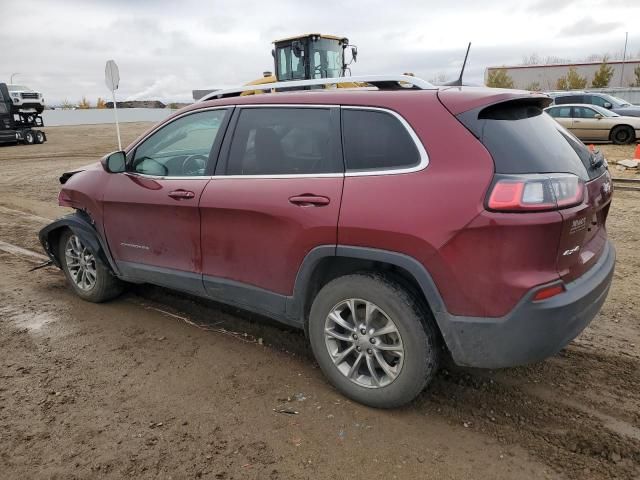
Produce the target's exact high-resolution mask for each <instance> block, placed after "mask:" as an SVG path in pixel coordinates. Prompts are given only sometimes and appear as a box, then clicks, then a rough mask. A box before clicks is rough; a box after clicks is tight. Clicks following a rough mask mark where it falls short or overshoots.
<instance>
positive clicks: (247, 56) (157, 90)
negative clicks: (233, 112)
mask: <svg viewBox="0 0 640 480" xmlns="http://www.w3.org/2000/svg"><path fill="white" fill-rule="evenodd" d="M556 1H557V0H556ZM548 2H549V0H521V1H520V2H517V3H515V4H513V3H512V4H511V5H510V6H506V7H505V4H504V1H503V0H484V1H482V2H478V1H477V0H458V1H457V2H455V4H454V5H452V4H450V3H447V2H427V1H424V0H397V1H396V2H388V1H387V0H368V2H367V4H366V8H363V5H362V3H361V2H344V1H340V0H325V1H322V2H300V1H299V0H272V2H271V3H270V4H269V6H268V7H265V3H264V1H258V0H216V1H215V2H203V1H200V0H180V1H179V2H176V1H175V0H137V1H135V2H132V1H130V0H56V2H51V1H45V0H20V2H19V5H20V10H21V11H29V28H28V29H26V28H24V24H23V23H21V22H11V21H8V20H6V19H5V20H4V21H3V22H2V24H1V28H0V45H2V53H1V55H0V57H1V59H0V81H7V80H8V79H9V76H10V75H11V73H14V72H20V73H21V74H20V75H18V76H17V78H16V82H20V83H24V84H26V85H29V86H30V87H32V88H36V89H38V90H40V91H42V92H43V93H44V94H45V98H46V99H47V101H49V102H50V103H56V102H60V101H62V100H63V99H69V100H70V101H77V100H79V99H80V98H81V97H82V96H86V97H87V98H88V99H90V100H91V101H93V102H95V100H96V98H97V97H98V96H100V97H103V98H104V97H106V96H109V95H110V92H109V91H108V90H107V88H106V86H105V85H104V65H105V62H106V60H108V59H110V58H113V59H114V60H115V61H116V62H117V64H118V65H119V67H120V77H121V82H120V90H119V91H118V98H122V99H124V98H143V97H144V96H147V95H148V96H149V97H151V98H149V99H159V100H162V101H184V100H189V99H190V98H191V91H192V90H193V89H197V88H209V87H222V86H232V85H238V84H242V83H246V82H248V81H250V80H253V79H256V78H259V77H260V76H261V74H262V72H263V71H265V70H273V59H272V57H271V49H272V44H271V42H272V41H273V40H274V39H276V38H280V37H283V36H290V35H296V34H300V33H305V32H322V33H333V34H337V35H344V36H346V37H348V38H349V40H350V41H351V42H352V43H354V44H356V45H358V51H359V56H358V62H357V63H356V64H354V65H352V73H353V75H359V74H362V75H364V74H380V73H402V72H413V73H415V74H416V75H418V76H421V77H423V78H427V79H428V78H434V77H436V76H438V75H440V74H444V75H446V76H447V77H448V78H450V79H453V78H456V77H457V76H458V74H459V69H460V66H461V64H462V60H463V58H464V52H465V49H466V46H467V42H468V41H472V42H473V46H472V48H471V53H470V56H469V63H468V65H467V70H466V74H465V79H466V80H467V81H471V82H475V83H481V82H482V79H483V75H484V70H485V68H487V67H488V66H495V65H502V64H514V63H519V62H520V61H521V60H522V58H523V57H524V56H526V55H530V54H532V53H534V52H535V53H538V54H539V56H540V57H546V56H558V57H569V58H578V59H579V58H583V57H586V56H588V55H590V54H593V53H603V52H606V51H609V52H616V51H618V50H619V49H621V48H622V45H621V43H622V42H623V41H624V35H623V33H624V31H629V32H631V36H630V38H629V49H630V51H637V50H638V49H640V34H638V33H635V32H637V29H636V28H635V23H636V19H637V18H640V1H637V0H580V1H577V0H567V1H566V2H565V1H558V2H557V3H558V4H560V5H559V6H558V5H556V3H555V1H554V3H553V4H551V3H548ZM614 2H615V3H614ZM14 3H15V4H18V2H16V1H15V0H14ZM585 5H588V9H586V10H585ZM560 6H562V14H561V15H558V8H560ZM585 11H587V12H589V15H590V16H589V17H587V18H586V20H581V21H580V22H578V23H576V24H575V25H569V26H568V27H567V28H565V29H564V30H561V33H560V35H562V40H561V41H560V40H559V39H558V38H553V37H552V36H551V35H549V33H548V32H549V27H548V25H553V26H554V28H555V29H562V27H563V26H564V25H566V19H567V18H570V19H575V18H582V17H583V16H584V13H585ZM534 15H535V18H533V17H534ZM532 18H533V19H532ZM560 19H562V21H559V20H560ZM594 19H607V21H603V22H600V23H598V22H596V21H595V20H594ZM610 19H615V21H609V20H610ZM585 22H586V23H585ZM557 25H560V27H557ZM552 31H554V30H552ZM596 32H597V33H598V35H593V34H594V33H596ZM621 32H622V33H621Z"/></svg>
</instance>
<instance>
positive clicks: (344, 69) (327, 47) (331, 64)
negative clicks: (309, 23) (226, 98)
mask: <svg viewBox="0 0 640 480" xmlns="http://www.w3.org/2000/svg"><path fill="white" fill-rule="evenodd" d="M273 44H274V48H273V50H272V51H271V53H272V55H273V59H274V72H264V75H263V76H262V78H259V79H257V80H254V81H252V82H249V83H247V85H263V84H265V83H274V82H286V81H291V80H311V79H314V78H337V77H344V76H346V75H347V74H348V73H350V71H349V65H351V63H352V62H355V61H356V59H357V57H358V48H357V47H356V46H355V45H350V44H349V40H348V39H347V38H345V37H337V36H335V35H323V34H321V33H307V34H304V35H298V36H295V37H288V38H283V39H281V40H276V41H275V42H273ZM347 50H350V58H349V59H348V60H347V58H346V55H345V52H346V51H347ZM357 86H359V85H358V84H356V83H354V82H349V81H346V82H344V83H340V84H338V85H337V87H338V88H354V87H357ZM258 93H264V92H263V91H262V90H251V91H248V92H243V93H242V95H255V94H258Z"/></svg>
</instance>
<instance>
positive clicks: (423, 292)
mask: <svg viewBox="0 0 640 480" xmlns="http://www.w3.org/2000/svg"><path fill="white" fill-rule="evenodd" d="M357 272H376V273H382V274H385V275H389V276H392V277H393V278H394V279H395V280H397V281H399V282H400V283H402V284H403V286H405V288H407V289H409V290H410V291H411V292H412V293H414V294H415V295H416V296H417V297H418V298H419V299H420V300H421V301H423V302H424V307H425V308H427V309H428V310H429V311H430V312H431V313H432V314H433V316H434V318H435V320H436V323H437V324H438V327H439V330H440V332H441V333H443V332H444V331H445V330H443V327H445V325H444V323H445V322H446V318H447V316H448V313H447V311H446V308H445V305H444V301H443V300H442V297H441V295H440V292H439V291H438V288H437V287H436V284H435V282H434V281H433V278H432V277H431V274H430V273H429V272H428V270H427V269H426V268H425V267H424V265H422V264H421V263H420V262H419V261H418V260H416V259H415V258H413V257H410V256H408V255H405V254H402V253H398V252H392V251H388V250H381V249H375V248H367V247H355V246H337V247H336V246H333V245H327V246H321V247H316V248H314V249H313V250H312V251H311V252H310V253H309V254H308V255H307V256H306V257H305V260H304V262H303V264H302V266H301V267H300V269H299V270H298V275H297V277H296V282H295V286H294V294H293V297H292V299H291V302H288V304H287V315H288V316H290V317H294V318H295V319H296V320H297V322H298V323H300V324H302V325H303V326H304V330H305V333H307V330H308V329H307V322H308V317H309V311H310V310H311V304H312V303H313V299H314V298H315V296H316V294H317V293H318V292H319V291H320V289H321V288H322V287H323V286H324V285H326V284H327V283H328V282H330V281H331V280H333V279H335V278H338V277H340V276H343V275H349V274H353V273H357ZM445 328H446V327H445Z"/></svg>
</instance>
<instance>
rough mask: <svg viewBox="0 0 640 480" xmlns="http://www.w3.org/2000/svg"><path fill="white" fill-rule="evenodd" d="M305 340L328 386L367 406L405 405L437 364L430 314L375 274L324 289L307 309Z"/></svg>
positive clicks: (350, 278)
mask: <svg viewBox="0 0 640 480" xmlns="http://www.w3.org/2000/svg"><path fill="white" fill-rule="evenodd" d="M309 339H310V342H311V348H312V349H313V353H314V355H315V358H316V360H317V361H318V364H319V365H320V368H321V369H322V371H323V372H324V374H325V375H326V376H327V378H328V379H329V381H330V382H331V384H333V385H334V386H335V387H336V388H337V389H338V390H339V391H340V392H342V393H343V394H344V395H346V396H347V397H349V398H351V399H353V400H355V401H357V402H360V403H363V404H365V405H369V406H371V407H377V408H394V407H398V406H401V405H404V404H406V403H408V402H410V401H411V400H413V399H414V398H415V397H416V396H417V395H418V394H419V393H420V392H421V391H422V390H423V389H424V388H425V386H426V385H427V384H428V383H429V382H430V381H431V380H432V378H433V376H434V375H435V373H436V371H437V368H438V364H439V362H440V348H439V345H438V335H437V332H436V327H435V324H434V321H433V318H432V317H431V315H430V314H429V313H428V312H426V311H425V310H424V309H423V308H421V306H420V304H419V302H418V301H417V299H416V298H415V297H414V296H413V295H412V294H411V293H409V292H408V291H407V290H406V289H404V288H403V287H402V286H401V285H400V284H399V283H397V282H395V281H394V280H392V279H389V278H386V277H383V276H380V275H376V274H356V275H347V276H344V277H340V278H337V279H335V280H333V281H331V282H329V283H328V284H327V285H325V286H324V287H323V288H322V289H321V290H320V292H319V293H318V295H317V296H316V298H315V300H314V302H313V305H312V307H311V313H310V316H309Z"/></svg>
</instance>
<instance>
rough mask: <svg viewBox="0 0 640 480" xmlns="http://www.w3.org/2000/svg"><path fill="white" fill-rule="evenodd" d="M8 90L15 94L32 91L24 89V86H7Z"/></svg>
mask: <svg viewBox="0 0 640 480" xmlns="http://www.w3.org/2000/svg"><path fill="white" fill-rule="evenodd" d="M7 90H9V91H10V92H13V91H18V90H30V88H27V87H24V86H22V85H7Z"/></svg>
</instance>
